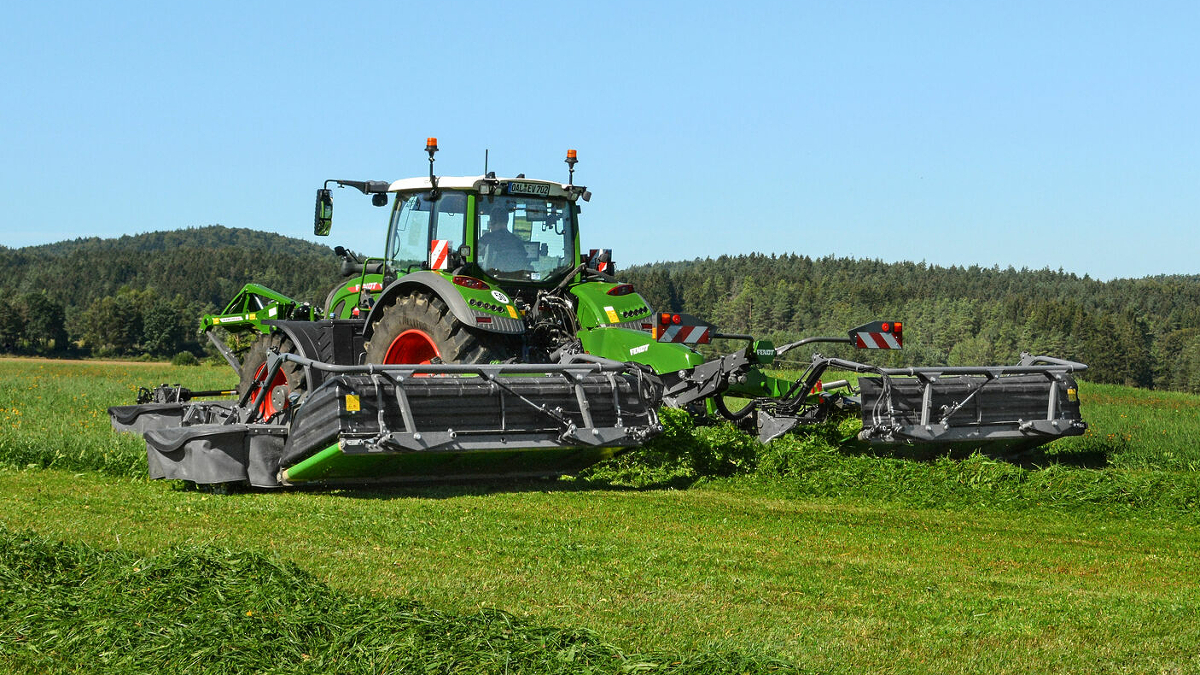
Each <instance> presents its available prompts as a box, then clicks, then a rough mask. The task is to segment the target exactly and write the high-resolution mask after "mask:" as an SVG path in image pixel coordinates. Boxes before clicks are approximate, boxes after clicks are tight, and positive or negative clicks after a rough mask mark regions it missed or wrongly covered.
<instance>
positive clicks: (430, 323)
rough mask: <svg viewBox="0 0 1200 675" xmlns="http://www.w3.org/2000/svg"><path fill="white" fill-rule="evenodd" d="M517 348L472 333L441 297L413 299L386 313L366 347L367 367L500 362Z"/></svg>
mask: <svg viewBox="0 0 1200 675" xmlns="http://www.w3.org/2000/svg"><path fill="white" fill-rule="evenodd" d="M513 344H514V341H513V340H512V338H509V337H507V336H504V335H496V334H493V333H484V332H482V331H478V330H475V329H473V328H468V327H467V326H465V325H464V324H463V323H462V322H461V321H459V320H458V319H457V318H455V316H454V314H453V313H452V312H451V311H450V308H449V307H447V306H446V303H445V302H444V301H443V300H442V299H441V298H439V297H438V296H436V295H432V294H429V293H412V294H410V295H405V296H401V297H400V298H398V299H397V300H396V301H395V302H393V303H392V304H391V305H388V306H387V307H385V308H384V309H383V316H382V318H380V319H379V322H378V323H376V324H375V330H374V332H373V333H372V334H371V339H370V341H368V342H367V343H366V345H365V346H366V352H367V354H366V360H367V363H421V364H424V363H436V362H441V363H495V362H500V361H503V360H505V359H507V358H509V357H510V356H512V355H513V353H514V352H515V348H514V346H513ZM435 359H436V360H437V361H435Z"/></svg>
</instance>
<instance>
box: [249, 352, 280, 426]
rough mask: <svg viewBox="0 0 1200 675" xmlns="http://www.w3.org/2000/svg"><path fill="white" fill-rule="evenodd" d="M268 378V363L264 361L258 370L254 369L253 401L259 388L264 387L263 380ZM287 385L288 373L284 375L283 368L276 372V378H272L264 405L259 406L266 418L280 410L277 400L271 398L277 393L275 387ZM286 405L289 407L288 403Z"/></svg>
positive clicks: (251, 396)
mask: <svg viewBox="0 0 1200 675" xmlns="http://www.w3.org/2000/svg"><path fill="white" fill-rule="evenodd" d="M266 379H267V364H265V363H264V364H263V365H261V366H259V367H258V370H255V371H254V384H251V385H250V402H251V403H253V402H254V399H255V398H256V397H257V396H258V392H259V390H261V389H262V386H263V382H264V381H265V380H266ZM286 386H287V375H284V374H283V371H282V370H280V371H277V372H276V373H275V379H273V380H271V385H270V386H269V387H267V395H266V396H264V397H263V402H262V405H260V406H259V407H258V412H259V413H260V414H261V415H262V416H263V418H264V419H265V418H267V417H270V416H271V415H274V414H275V413H276V412H278V411H277V410H276V409H275V402H274V401H272V400H271V395H272V394H274V393H275V387H286ZM284 407H285V408H286V407H287V406H286V404H285V405H284Z"/></svg>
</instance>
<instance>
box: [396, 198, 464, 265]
mask: <svg viewBox="0 0 1200 675" xmlns="http://www.w3.org/2000/svg"><path fill="white" fill-rule="evenodd" d="M466 213H467V196H466V195H465V194H463V193H460V192H446V193H443V194H442V195H441V196H440V198H438V199H436V200H435V199H433V195H432V194H431V193H428V192H427V193H425V194H415V195H408V196H407V197H403V198H397V199H396V206H395V209H394V210H393V211H392V222H391V226H390V227H389V233H388V244H387V250H386V255H387V260H388V263H389V264H390V265H391V266H392V269H395V270H398V271H399V272H400V273H401V274H404V273H407V272H412V271H414V270H418V269H429V268H430V266H431V265H430V262H431V261H430V258H431V253H432V250H431V240H432V241H433V242H445V246H443V247H441V248H443V249H444V250H448V251H454V250H456V249H457V248H458V246H459V245H460V244H462V243H463V230H464V226H465V224H466ZM435 260H436V259H435ZM442 260H443V261H444V258H443V259H442Z"/></svg>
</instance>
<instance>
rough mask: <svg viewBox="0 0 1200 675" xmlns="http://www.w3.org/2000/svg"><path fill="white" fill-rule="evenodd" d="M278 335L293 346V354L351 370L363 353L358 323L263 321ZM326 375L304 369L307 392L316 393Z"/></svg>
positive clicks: (341, 321)
mask: <svg viewBox="0 0 1200 675" xmlns="http://www.w3.org/2000/svg"><path fill="white" fill-rule="evenodd" d="M263 323H264V324H266V325H268V326H271V327H273V328H275V329H276V330H278V331H281V332H282V333H283V334H284V335H285V336H287V337H288V338H289V339H290V340H291V341H292V344H293V345H295V346H296V353H297V354H298V355H300V356H303V357H304V358H307V359H312V360H314V361H321V362H324V363H332V364H334V365H339V366H351V365H355V364H356V363H357V362H358V359H357V355H358V354H359V353H360V352H362V343H363V338H362V332H361V330H362V325H363V324H362V322H361V321H358V320H331V319H325V320H322V321H264V322H263ZM326 377H327V374H326V373H325V372H324V371H319V370H316V369H314V368H306V369H305V378H306V379H307V380H308V391H316V390H317V387H318V386H320V385H321V383H322V382H323V381H324V380H325V378H326Z"/></svg>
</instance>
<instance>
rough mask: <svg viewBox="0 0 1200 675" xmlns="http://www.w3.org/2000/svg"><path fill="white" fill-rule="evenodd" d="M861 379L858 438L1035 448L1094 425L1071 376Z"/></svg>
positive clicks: (880, 440) (963, 376) (894, 441)
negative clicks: (1082, 409) (1087, 418)
mask: <svg viewBox="0 0 1200 675" xmlns="http://www.w3.org/2000/svg"><path fill="white" fill-rule="evenodd" d="M858 385H859V388H860V390H861V395H862V420H863V431H862V433H861V434H860V435H859V438H860V439H861V440H865V441H870V442H872V443H971V444H975V445H977V446H978V445H984V444H987V443H997V444H1003V445H1006V446H1012V445H1014V444H1016V445H1019V446H1020V447H1022V448H1031V447H1036V446H1038V445H1041V444H1043V443H1048V442H1049V441H1052V440H1054V439H1055V438H1059V437H1061V436H1076V435H1079V434H1082V433H1083V432H1084V431H1085V430H1086V429H1087V425H1086V424H1085V423H1084V422H1083V420H1082V417H1081V416H1080V411H1079V396H1078V393H1077V392H1078V387H1077V385H1076V383H1075V380H1074V379H1073V378H1072V377H1070V376H1069V375H1063V374H1041V373H1038V374H1029V375H1002V376H998V377H991V378H989V377H987V376H984V375H954V376H941V377H923V378H921V377H895V376H892V377H861V378H859V380H858Z"/></svg>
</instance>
